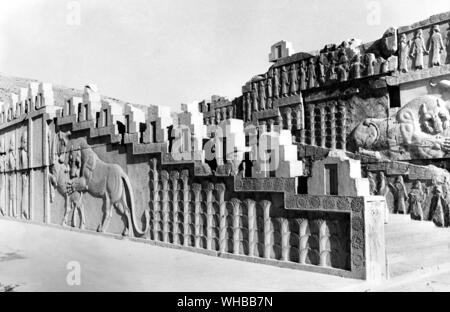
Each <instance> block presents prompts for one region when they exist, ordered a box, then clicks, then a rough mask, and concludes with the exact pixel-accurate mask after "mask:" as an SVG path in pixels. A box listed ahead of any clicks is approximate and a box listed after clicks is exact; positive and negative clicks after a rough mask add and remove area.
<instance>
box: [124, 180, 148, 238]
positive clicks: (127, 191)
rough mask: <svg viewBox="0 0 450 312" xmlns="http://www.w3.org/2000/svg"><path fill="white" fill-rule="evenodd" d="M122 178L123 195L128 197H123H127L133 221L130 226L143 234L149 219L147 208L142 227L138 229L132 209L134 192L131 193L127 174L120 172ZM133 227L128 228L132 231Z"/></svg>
mask: <svg viewBox="0 0 450 312" xmlns="http://www.w3.org/2000/svg"><path fill="white" fill-rule="evenodd" d="M122 180H123V182H124V183H123V185H124V188H125V190H124V192H125V195H126V196H127V197H128V198H125V200H127V199H129V202H130V213H131V222H132V223H133V225H132V227H133V228H134V229H135V231H136V232H137V233H138V234H139V235H141V236H142V235H144V234H145V233H147V231H148V230H149V221H150V214H149V212H148V209H145V212H144V217H145V220H144V224H145V225H144V229H142V230H141V229H139V228H138V227H137V222H136V212H135V211H134V209H135V207H134V194H133V188H132V187H131V183H130V179H129V178H128V176H127V175H125V174H122ZM132 230H133V229H130V231H132Z"/></svg>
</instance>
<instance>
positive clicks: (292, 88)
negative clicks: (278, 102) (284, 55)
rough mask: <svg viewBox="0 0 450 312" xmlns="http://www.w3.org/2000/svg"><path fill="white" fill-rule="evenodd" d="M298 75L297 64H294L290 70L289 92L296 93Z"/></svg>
mask: <svg viewBox="0 0 450 312" xmlns="http://www.w3.org/2000/svg"><path fill="white" fill-rule="evenodd" d="M297 84H298V75H297V68H296V66H295V64H292V65H291V67H290V70H289V94H290V95H294V94H296V93H297V88H298V86H297Z"/></svg>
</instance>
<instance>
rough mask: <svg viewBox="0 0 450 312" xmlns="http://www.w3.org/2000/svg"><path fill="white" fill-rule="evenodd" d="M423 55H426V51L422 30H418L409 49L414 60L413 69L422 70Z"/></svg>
mask: <svg viewBox="0 0 450 312" xmlns="http://www.w3.org/2000/svg"><path fill="white" fill-rule="evenodd" d="M424 54H428V51H427V49H426V47H425V43H424V41H423V38H422V29H419V30H417V32H416V38H415V39H414V41H413V44H412V47H411V57H412V58H413V60H414V68H415V69H423V56H424Z"/></svg>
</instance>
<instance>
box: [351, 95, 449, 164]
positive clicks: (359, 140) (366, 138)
mask: <svg viewBox="0 0 450 312" xmlns="http://www.w3.org/2000/svg"><path fill="white" fill-rule="evenodd" d="M352 138H353V141H354V143H355V147H356V148H357V150H358V151H359V152H360V153H362V154H369V155H370V154H371V155H374V152H379V153H381V155H382V156H383V157H385V158H389V159H392V160H402V159H416V158H419V159H421V158H443V157H447V156H448V155H449V152H450V112H449V104H448V103H447V102H444V101H443V100H442V99H441V98H439V97H436V96H431V95H427V96H422V97H418V98H416V99H413V100H412V101H410V102H408V103H407V104H406V105H405V106H403V107H402V108H401V109H400V110H399V111H398V112H397V113H396V114H395V115H394V116H392V117H390V118H384V119H376V118H371V119H366V120H365V121H364V122H362V123H361V124H359V125H358V126H357V127H356V128H355V130H354V131H353V133H352Z"/></svg>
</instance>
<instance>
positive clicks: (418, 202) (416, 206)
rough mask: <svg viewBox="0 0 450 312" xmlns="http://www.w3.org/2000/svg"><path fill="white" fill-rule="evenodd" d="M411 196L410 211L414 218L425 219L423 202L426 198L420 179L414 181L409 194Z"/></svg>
mask: <svg viewBox="0 0 450 312" xmlns="http://www.w3.org/2000/svg"><path fill="white" fill-rule="evenodd" d="M408 198H409V209H408V210H409V211H408V212H409V213H410V214H411V216H412V218H413V219H417V220H423V209H422V204H423V201H424V199H425V193H424V191H423V187H422V183H421V182H420V181H419V180H416V181H414V184H413V186H412V188H411V191H410V192H409V195H408Z"/></svg>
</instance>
